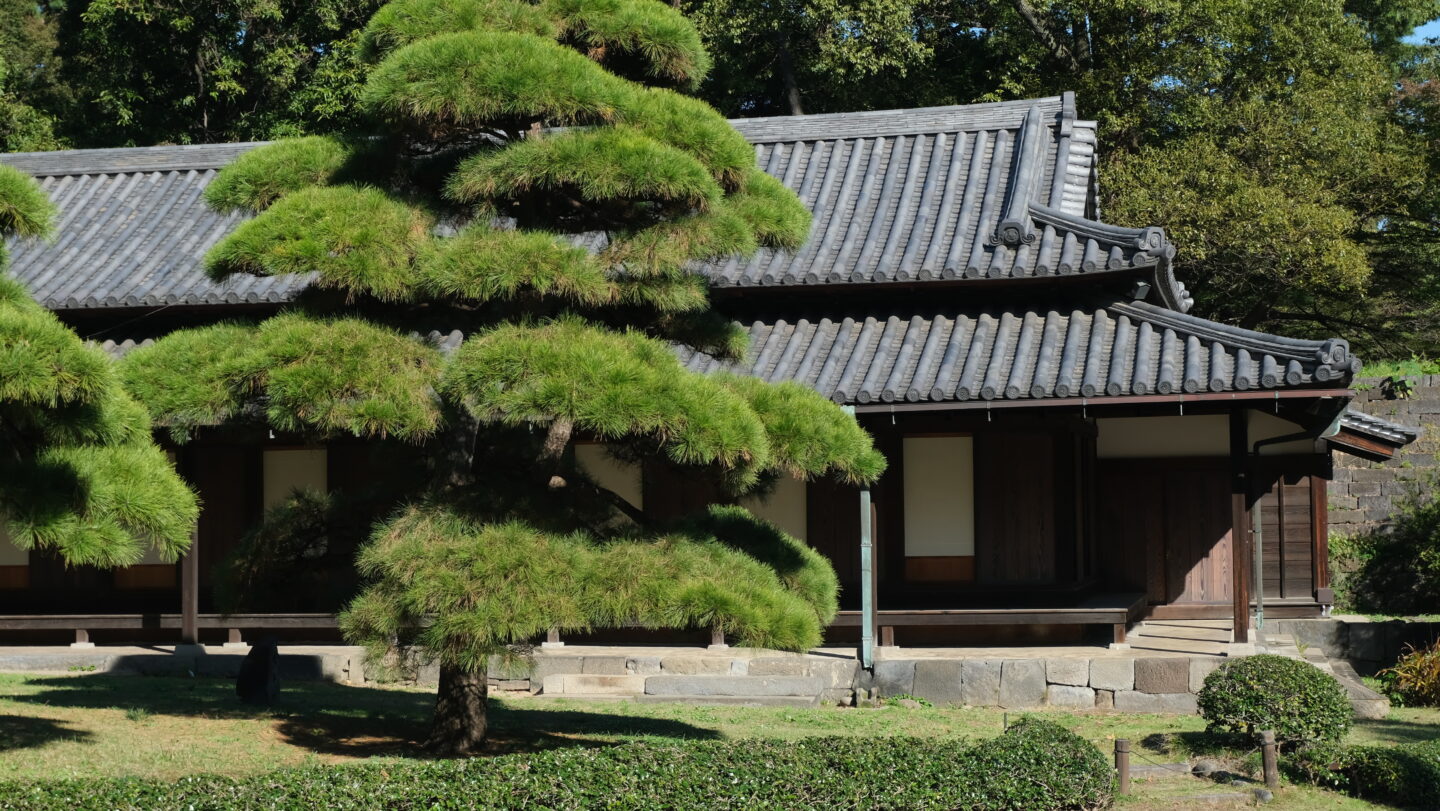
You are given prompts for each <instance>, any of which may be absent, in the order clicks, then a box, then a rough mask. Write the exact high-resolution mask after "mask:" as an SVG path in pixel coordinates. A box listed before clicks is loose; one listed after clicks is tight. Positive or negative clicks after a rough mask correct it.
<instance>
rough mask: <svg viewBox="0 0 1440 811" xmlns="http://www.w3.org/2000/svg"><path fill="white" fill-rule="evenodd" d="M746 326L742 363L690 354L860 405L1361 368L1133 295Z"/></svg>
mask: <svg viewBox="0 0 1440 811" xmlns="http://www.w3.org/2000/svg"><path fill="white" fill-rule="evenodd" d="M748 328H749V332H750V339H751V352H750V356H749V358H748V359H747V360H746V361H744V362H741V363H738V364H736V363H727V362H723V361H719V360H716V359H714V358H712V357H710V356H708V355H704V354H701V353H697V352H693V351H688V350H681V358H682V360H683V361H684V362H685V364H686V365H687V366H688V367H689V368H690V369H692V370H695V371H700V372H710V371H716V370H719V369H730V370H733V371H737V372H740V373H743V374H749V375H754V376H757V377H761V378H764V379H766V380H770V381H781V380H795V381H798V382H801V383H804V384H806V385H807V386H810V387H812V388H814V389H816V390H817V391H819V392H820V393H821V394H824V395H825V396H826V397H829V398H830V399H832V400H835V401H836V402H840V403H859V404H863V403H882V402H885V403H888V402H896V403H903V402H947V401H963V400H1025V399H1040V398H1052V397H1059V398H1064V397H1086V398H1097V399H1103V398H1104V397H1107V396H1111V397H1113V396H1122V395H1146V394H1171V393H1176V394H1179V393H1190V394H1193V393H1200V392H1234V391H1246V390H1269V389H1277V390H1278V389H1287V388H1304V387H1327V386H1328V387H1331V388H1333V387H1336V386H1343V385H1346V384H1348V382H1349V380H1350V378H1351V376H1352V375H1353V374H1354V372H1355V371H1356V370H1357V369H1358V361H1356V360H1355V359H1354V358H1353V357H1351V355H1350V353H1349V346H1348V345H1347V344H1346V343H1345V342H1344V341H1342V340H1336V339H1332V340H1328V341H1305V340H1294V339H1289V338H1279V337H1276V336H1273V335H1265V334H1263V333H1258V332H1252V331H1250V330H1244V329H1240V328H1237V327H1228V326H1224V325H1221V324H1216V323H1214V322H1211V321H1206V320H1204V319H1201V318H1195V317H1193V316H1188V315H1184V314H1182V313H1177V312H1174V311H1172V310H1168V309H1165V308H1162V307H1158V306H1155V305H1152V304H1145V303H1131V302H1128V301H1114V302H1108V303H1106V304H1105V305H1104V306H1082V307H1077V308H1074V309H1070V308H1066V309H1048V310H1047V309H1045V308H1036V309H1026V308H1024V307H1014V308H1009V309H1006V308H1000V309H987V310H982V311H977V312H950V313H942V314H935V315H925V316H919V315H917V316H913V317H908V318H906V317H899V316H888V317H885V316H859V317H854V318H841V319H833V318H820V319H818V320H815V321H810V320H806V319H798V320H795V321H793V322H790V321H785V320H770V321H756V322H754V323H752V324H750V325H749V327H748Z"/></svg>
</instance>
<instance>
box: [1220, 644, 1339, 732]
mask: <svg viewBox="0 0 1440 811" xmlns="http://www.w3.org/2000/svg"><path fill="white" fill-rule="evenodd" d="M1197 700H1198V703H1199V705H1200V715H1201V716H1202V717H1203V718H1204V719H1205V721H1206V729H1208V730H1209V731H1212V732H1217V731H1218V732H1243V733H1246V734H1250V735H1257V734H1259V733H1260V732H1261V731H1264V730H1274V732H1275V738H1276V740H1278V741H1280V742H1281V743H1285V744H1292V745H1293V744H1298V743H1303V742H1307V741H1338V740H1340V739H1341V738H1343V737H1344V736H1345V732H1346V731H1347V730H1349V729H1350V722H1351V719H1352V718H1353V717H1354V710H1353V709H1352V708H1351V707H1350V699H1349V697H1347V696H1346V695H1345V689H1344V688H1343V687H1341V686H1340V682H1338V681H1336V680H1335V677H1334V676H1331V675H1330V674H1329V673H1326V672H1325V671H1323V670H1320V669H1319V668H1317V667H1315V666H1314V665H1311V664H1309V663H1307V662H1301V661H1297V660H1295V659H1286V658H1285V657H1283V656H1275V655H1273V654H1268V653H1266V654H1260V655H1258V656H1247V657H1245V658H1243V659H1236V660H1235V661H1232V662H1226V663H1225V664H1223V665H1221V666H1220V667H1219V669H1217V670H1216V671H1215V672H1213V673H1211V674H1210V675H1208V676H1206V677H1205V686H1204V687H1202V688H1201V689H1200V694H1199V696H1197Z"/></svg>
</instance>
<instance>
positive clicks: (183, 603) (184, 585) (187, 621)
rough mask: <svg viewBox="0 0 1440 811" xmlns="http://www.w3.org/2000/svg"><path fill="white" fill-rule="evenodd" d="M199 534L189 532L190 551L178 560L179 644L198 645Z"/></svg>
mask: <svg viewBox="0 0 1440 811" xmlns="http://www.w3.org/2000/svg"><path fill="white" fill-rule="evenodd" d="M199 618H200V532H199V528H198V527H197V528H196V529H193V530H191V531H190V549H189V551H187V552H186V553H185V557H183V558H181V559H180V644H182V645H198V644H200V630H199V629H200V623H199Z"/></svg>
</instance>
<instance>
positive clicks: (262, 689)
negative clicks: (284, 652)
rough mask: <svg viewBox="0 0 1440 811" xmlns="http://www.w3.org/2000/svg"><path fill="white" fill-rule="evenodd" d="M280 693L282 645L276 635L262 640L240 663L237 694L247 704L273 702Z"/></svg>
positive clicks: (236, 683)
mask: <svg viewBox="0 0 1440 811" xmlns="http://www.w3.org/2000/svg"><path fill="white" fill-rule="evenodd" d="M279 694H280V646H279V643H278V642H277V641H276V639H275V637H273V636H270V637H266V638H265V639H263V640H261V641H260V642H259V643H258V644H256V645H255V646H254V647H253V648H251V649H250V652H249V653H247V654H245V661H243V662H241V663H240V675H239V677H238V678H236V679H235V695H237V696H239V697H240V700H241V701H243V702H245V703H246V704H271V703H274V701H275V697H276V696H277V695H279Z"/></svg>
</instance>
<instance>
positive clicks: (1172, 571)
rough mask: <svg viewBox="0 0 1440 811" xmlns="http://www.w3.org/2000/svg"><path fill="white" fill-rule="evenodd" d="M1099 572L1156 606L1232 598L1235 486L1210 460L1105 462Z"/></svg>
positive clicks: (1100, 504)
mask: <svg viewBox="0 0 1440 811" xmlns="http://www.w3.org/2000/svg"><path fill="white" fill-rule="evenodd" d="M1097 467H1098V470H1099V486H1098V493H1097V501H1098V505H1097V506H1098V509H1099V516H1100V526H1099V534H1100V538H1101V542H1100V548H1099V550H1098V551H1099V560H1100V575H1101V578H1102V580H1103V582H1105V583H1106V584H1107V586H1109V587H1110V588H1114V589H1124V590H1134V591H1143V592H1145V594H1146V596H1147V597H1148V599H1149V602H1150V603H1151V604H1152V605H1157V604H1165V605H1169V604H1192V605H1193V604H1212V605H1218V604H1228V603H1229V601H1230V599H1231V586H1232V576H1231V567H1230V545H1231V538H1230V488H1229V478H1228V475H1227V471H1226V469H1225V467H1224V465H1223V464H1221V463H1220V462H1217V461H1216V460H1209V459H1155V460H1101V461H1100V462H1099V463H1098V465H1097Z"/></svg>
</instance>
